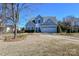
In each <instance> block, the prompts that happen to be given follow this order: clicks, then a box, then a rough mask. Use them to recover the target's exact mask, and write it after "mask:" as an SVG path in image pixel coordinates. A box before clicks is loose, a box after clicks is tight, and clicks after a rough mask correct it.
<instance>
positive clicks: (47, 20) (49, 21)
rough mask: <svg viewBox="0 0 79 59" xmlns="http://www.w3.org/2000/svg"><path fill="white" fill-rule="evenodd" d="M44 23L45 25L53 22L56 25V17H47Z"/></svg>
mask: <svg viewBox="0 0 79 59" xmlns="http://www.w3.org/2000/svg"><path fill="white" fill-rule="evenodd" d="M42 24H44V25H52V24H53V25H56V23H55V21H54V19H53V20H52V19H51V18H49V19H46V20H45V22H43V23H42Z"/></svg>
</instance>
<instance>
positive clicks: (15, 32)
mask: <svg viewBox="0 0 79 59" xmlns="http://www.w3.org/2000/svg"><path fill="white" fill-rule="evenodd" d="M16 38H17V26H16V24H15V25H14V39H16Z"/></svg>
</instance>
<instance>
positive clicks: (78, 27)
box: [63, 16, 79, 32]
mask: <svg viewBox="0 0 79 59" xmlns="http://www.w3.org/2000/svg"><path fill="white" fill-rule="evenodd" d="M63 21H64V22H65V23H67V24H69V26H70V28H71V32H74V31H76V32H78V31H79V18H76V17H73V16H67V17H65V18H64V20H63Z"/></svg>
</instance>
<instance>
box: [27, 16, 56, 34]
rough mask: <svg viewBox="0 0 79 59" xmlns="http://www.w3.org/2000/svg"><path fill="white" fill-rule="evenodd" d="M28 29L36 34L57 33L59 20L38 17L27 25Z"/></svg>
mask: <svg viewBox="0 0 79 59" xmlns="http://www.w3.org/2000/svg"><path fill="white" fill-rule="evenodd" d="M26 29H28V30H34V31H35V32H54V33H55V32H57V20H56V17H50V16H47V17H42V16H40V15H38V16H37V17H35V18H33V19H32V20H29V21H28V22H27V24H26Z"/></svg>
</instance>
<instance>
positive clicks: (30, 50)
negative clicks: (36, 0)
mask: <svg viewBox="0 0 79 59" xmlns="http://www.w3.org/2000/svg"><path fill="white" fill-rule="evenodd" d="M73 35H77V36H78V35H79V34H73ZM77 36H76V37H75V36H72V35H70V36H65V35H59V34H58V35H56V34H43V33H33V34H32V33H30V34H22V35H21V36H20V37H24V40H22V41H16V42H3V41H0V55H12V56H14V55H15V56H17V55H19V56H28V55H29V56H79V40H78V37H77Z"/></svg>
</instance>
